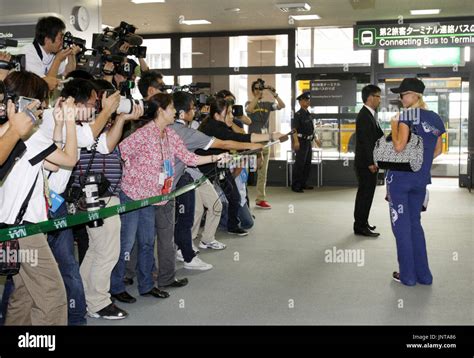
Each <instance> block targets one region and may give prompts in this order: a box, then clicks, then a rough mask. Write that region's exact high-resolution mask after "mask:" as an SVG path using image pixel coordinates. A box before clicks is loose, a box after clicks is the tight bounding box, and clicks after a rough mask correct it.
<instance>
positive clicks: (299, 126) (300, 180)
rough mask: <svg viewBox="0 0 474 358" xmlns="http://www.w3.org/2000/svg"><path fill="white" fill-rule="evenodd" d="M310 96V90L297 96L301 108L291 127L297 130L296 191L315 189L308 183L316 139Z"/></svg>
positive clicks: (294, 175) (294, 148)
mask: <svg viewBox="0 0 474 358" xmlns="http://www.w3.org/2000/svg"><path fill="white" fill-rule="evenodd" d="M310 98H311V95H310V92H304V93H302V94H301V95H299V96H298V97H297V98H296V99H297V100H298V101H299V104H300V107H301V108H300V110H299V111H298V112H296V113H295V116H294V118H293V119H292V121H291V129H293V130H295V131H296V132H295V133H294V134H293V136H292V139H293V141H292V149H293V150H294V151H295V152H296V159H295V166H294V170H293V178H292V184H291V190H293V191H294V192H296V193H303V189H308V190H311V189H313V187H312V186H309V185H307V184H306V182H307V180H308V177H309V173H310V170H311V157H312V145H311V144H312V142H313V139H314V125H313V120H312V119H311V115H310V113H309V111H308V107H309V104H310Z"/></svg>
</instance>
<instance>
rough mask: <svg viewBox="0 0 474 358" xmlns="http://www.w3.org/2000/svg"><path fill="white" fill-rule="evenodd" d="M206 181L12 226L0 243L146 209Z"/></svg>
mask: <svg viewBox="0 0 474 358" xmlns="http://www.w3.org/2000/svg"><path fill="white" fill-rule="evenodd" d="M206 180H207V178H206V177H205V176H203V177H202V178H201V179H199V180H196V181H195V182H194V183H192V184H188V185H186V186H183V187H182V188H180V189H178V190H175V191H173V192H172V193H170V194H167V195H159V196H154V197H151V198H148V199H144V200H136V201H131V202H128V203H125V204H120V205H114V206H111V207H108V208H104V209H99V210H97V211H94V212H84V213H80V214H75V215H68V216H63V217H61V218H57V219H52V220H48V221H42V222H40V223H37V224H29V225H20V226H14V227H13V226H12V227H10V228H7V229H1V230H0V242H3V241H9V240H13V239H21V238H23V237H27V236H31V235H36V234H40V233H47V232H50V231H55V230H59V229H66V228H69V227H72V226H76V225H79V224H85V223H87V222H89V221H94V220H98V219H106V218H109V217H111V216H115V215H119V214H123V213H127V212H129V211H132V210H136V209H140V208H144V207H146V206H149V205H153V204H156V203H159V202H162V201H166V200H171V199H174V198H176V197H177V196H180V195H183V194H184V193H187V192H188V191H191V190H194V189H196V188H197V187H199V186H200V185H201V184H202V183H204V182H205V181H206Z"/></svg>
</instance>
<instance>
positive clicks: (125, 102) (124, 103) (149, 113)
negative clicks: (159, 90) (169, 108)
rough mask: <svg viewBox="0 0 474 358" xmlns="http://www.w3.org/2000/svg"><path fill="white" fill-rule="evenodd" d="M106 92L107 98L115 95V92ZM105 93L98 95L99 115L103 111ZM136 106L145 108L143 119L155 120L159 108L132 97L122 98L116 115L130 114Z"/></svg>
mask: <svg viewBox="0 0 474 358" xmlns="http://www.w3.org/2000/svg"><path fill="white" fill-rule="evenodd" d="M104 92H105V93H106V95H107V96H109V95H110V94H112V93H114V92H115V90H106V91H104ZM104 92H102V93H98V95H97V101H96V104H95V109H96V112H97V113H100V112H101V111H102V100H101V98H102V94H103V93H104ZM134 104H138V105H139V106H141V107H143V116H142V117H141V119H153V118H154V117H155V113H156V111H157V109H158V108H157V106H156V105H155V104H154V103H153V102H149V101H146V100H142V99H140V100H139V99H133V98H130V97H125V96H121V97H120V103H119V106H118V108H117V111H116V113H117V114H122V113H125V114H130V113H132V111H133V105H134Z"/></svg>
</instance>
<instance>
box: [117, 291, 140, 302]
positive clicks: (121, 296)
mask: <svg viewBox="0 0 474 358" xmlns="http://www.w3.org/2000/svg"><path fill="white" fill-rule="evenodd" d="M111 296H112V297H113V298H115V299H116V300H117V301H120V302H123V303H134V302H136V300H137V299H136V298H135V297H133V296H132V295H130V294H129V293H128V292H127V291H123V292H121V293H117V294H116V295H111Z"/></svg>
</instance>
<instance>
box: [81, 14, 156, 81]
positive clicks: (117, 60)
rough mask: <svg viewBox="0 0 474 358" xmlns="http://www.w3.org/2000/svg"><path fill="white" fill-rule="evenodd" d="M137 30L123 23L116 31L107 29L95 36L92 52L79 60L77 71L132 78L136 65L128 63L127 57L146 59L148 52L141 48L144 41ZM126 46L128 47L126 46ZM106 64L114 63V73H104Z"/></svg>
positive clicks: (95, 74)
mask: <svg viewBox="0 0 474 358" xmlns="http://www.w3.org/2000/svg"><path fill="white" fill-rule="evenodd" d="M135 30H136V27H135V26H133V25H130V24H128V23H126V22H124V21H122V22H121V23H120V26H119V27H117V28H116V29H110V28H106V29H104V31H102V32H101V33H96V34H93V35H92V50H91V52H89V53H88V54H84V55H82V56H81V57H80V58H79V59H78V61H77V62H78V65H77V69H81V70H84V71H86V72H88V73H90V74H92V75H93V76H100V75H102V74H106V75H111V74H116V73H118V74H121V75H123V76H125V77H126V78H131V77H132V75H133V73H134V70H135V67H136V65H134V64H133V63H131V62H130V61H128V60H127V56H136V57H138V58H145V57H146V50H147V48H146V47H145V46H140V45H141V44H142V43H143V39H142V38H141V37H140V36H138V35H135ZM125 44H128V46H124V45H125ZM124 48H127V50H126V52H123V51H124ZM110 56H112V57H110ZM106 62H113V63H114V71H113V73H104V65H105V63H106Z"/></svg>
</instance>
